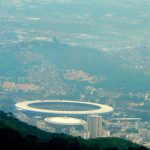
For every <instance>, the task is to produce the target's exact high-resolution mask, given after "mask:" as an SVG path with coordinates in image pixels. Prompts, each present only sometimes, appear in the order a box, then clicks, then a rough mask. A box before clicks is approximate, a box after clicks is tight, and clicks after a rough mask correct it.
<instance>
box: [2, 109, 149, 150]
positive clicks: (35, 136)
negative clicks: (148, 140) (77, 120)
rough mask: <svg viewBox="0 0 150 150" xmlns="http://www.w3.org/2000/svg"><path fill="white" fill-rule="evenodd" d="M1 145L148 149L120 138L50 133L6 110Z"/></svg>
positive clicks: (45, 149) (70, 149) (83, 149)
mask: <svg viewBox="0 0 150 150" xmlns="http://www.w3.org/2000/svg"><path fill="white" fill-rule="evenodd" d="M0 147H1V149H8V148H11V149H22V150H27V149H28V150H35V149H39V150H40V149H41V150H48V149H50V150H148V149H147V148H145V147H142V146H139V145H137V144H134V143H132V142H130V141H125V140H122V139H118V138H97V139H90V140H84V139H82V138H80V137H78V138H74V137H71V136H67V135H58V134H49V133H47V132H44V131H41V130H39V129H37V128H36V127H33V126H29V125H27V124H25V123H22V122H20V121H19V120H18V119H16V118H15V117H14V116H13V115H12V114H11V113H7V114H5V113H4V112H0Z"/></svg>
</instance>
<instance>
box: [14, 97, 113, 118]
mask: <svg viewBox="0 0 150 150" xmlns="http://www.w3.org/2000/svg"><path fill="white" fill-rule="evenodd" d="M15 106H16V107H17V108H18V109H21V110H26V111H30V112H38V113H47V114H51V115H59V114H60V115H90V114H104V113H109V112H112V111H113V108H112V107H110V106H107V105H103V104H97V103H90V102H80V101H70V100H34V101H24V102H19V103H16V104H15Z"/></svg>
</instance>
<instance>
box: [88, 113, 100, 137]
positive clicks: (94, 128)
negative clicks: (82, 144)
mask: <svg viewBox="0 0 150 150" xmlns="http://www.w3.org/2000/svg"><path fill="white" fill-rule="evenodd" d="M87 122H88V131H89V132H90V138H97V137H101V136H103V135H102V133H103V126H102V123H103V117H102V116H98V115H90V116H88V118H87Z"/></svg>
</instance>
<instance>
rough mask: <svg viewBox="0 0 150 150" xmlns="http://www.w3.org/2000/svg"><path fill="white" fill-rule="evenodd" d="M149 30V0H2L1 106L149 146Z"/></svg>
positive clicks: (74, 131) (79, 132)
mask: <svg viewBox="0 0 150 150" xmlns="http://www.w3.org/2000/svg"><path fill="white" fill-rule="evenodd" d="M149 30H150V2H149V0H142V1H141V0H126V1H123V0H111V1H110V0H103V1H102V0H92V1H90V0H11V1H10V0H1V1H0V111H1V112H2V111H3V112H4V113H6V116H7V117H11V118H16V119H18V121H21V122H23V123H27V124H28V125H31V126H34V127H37V128H38V129H40V130H42V131H44V132H46V135H47V133H48V134H52V135H53V134H55V133H57V134H60V135H61V134H64V135H69V136H71V137H81V138H82V139H85V140H91V139H96V138H98V139H99V138H100V140H101V139H103V138H106V139H107V138H114V139H115V138H119V139H121V140H122V139H123V140H129V141H131V142H133V143H134V144H138V145H140V146H143V147H142V148H150V38H149V37H150V32H149ZM7 113H8V114H9V113H11V115H10V114H9V115H8V114H7ZM0 116H1V117H0V122H1V120H2V122H3V121H4V120H5V119H6V118H5V119H2V118H3V117H2V116H4V115H3V113H2V115H0ZM12 116H13V117H12ZM6 120H7V119H6ZM4 124H5V123H4ZM6 124H7V123H6ZM1 126H2V127H1ZM11 126H14V125H12V124H11V125H10V127H11ZM3 127H4V125H3V124H1V125H0V129H3ZM16 128H17V127H16ZM16 128H15V129H16ZM39 132H40V133H41V131H39ZM0 133H1V132H0ZM44 135H45V134H44ZM0 136H1V135H0ZM35 136H37V137H38V135H35ZM0 143H1V138H0ZM81 145H82V144H81ZM106 145H107V144H106ZM133 147H134V146H133ZM107 148H108V147H106V149H107ZM109 148H110V147H109ZM116 148H118V147H116ZM89 149H90V148H89ZM95 149H96V148H95ZM99 149H100V148H99ZM118 149H119V148H118ZM127 149H129V147H128V148H127ZM52 150H53V149H52Z"/></svg>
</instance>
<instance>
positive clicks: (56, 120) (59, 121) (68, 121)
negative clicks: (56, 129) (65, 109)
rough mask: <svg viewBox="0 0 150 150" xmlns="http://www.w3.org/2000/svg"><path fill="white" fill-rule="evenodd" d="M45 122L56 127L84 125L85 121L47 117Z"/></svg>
mask: <svg viewBox="0 0 150 150" xmlns="http://www.w3.org/2000/svg"><path fill="white" fill-rule="evenodd" d="M44 120H45V122H47V123H50V124H57V125H84V124H85V123H86V121H84V120H81V119H77V118H71V117H49V118H46V119H44Z"/></svg>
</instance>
